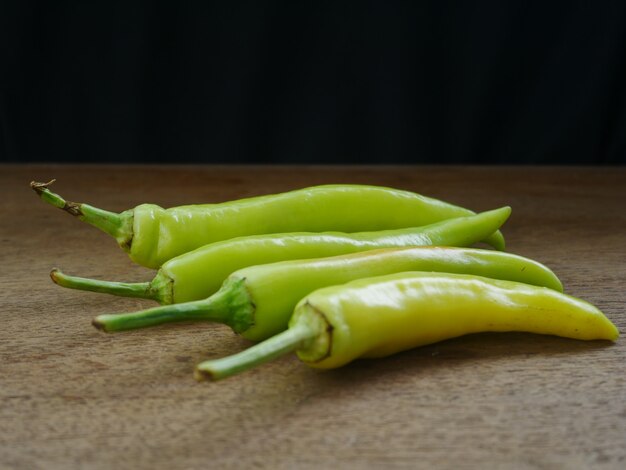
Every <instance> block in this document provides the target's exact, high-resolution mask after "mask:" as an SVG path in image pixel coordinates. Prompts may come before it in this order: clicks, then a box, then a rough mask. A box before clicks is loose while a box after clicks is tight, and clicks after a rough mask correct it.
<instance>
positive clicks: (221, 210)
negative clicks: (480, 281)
mask: <svg viewBox="0 0 626 470" xmlns="http://www.w3.org/2000/svg"><path fill="white" fill-rule="evenodd" d="M53 181H54V180H52V181H50V182H48V183H37V182H34V181H33V182H32V183H31V187H32V188H33V189H34V190H35V191H36V192H37V193H38V194H39V196H40V197H41V199H43V200H44V201H45V202H48V203H50V204H52V205H53V206H55V207H58V208H60V209H63V210H65V211H66V212H68V213H70V214H72V215H73V216H76V217H78V218H79V219H80V220H82V221H84V222H87V223H89V224H91V225H93V226H95V227H97V228H99V229H100V230H102V231H104V232H105V233H108V234H109V235H112V236H113V237H115V239H116V240H117V242H118V244H119V245H120V246H121V247H122V249H124V250H125V251H126V252H128V253H129V255H130V258H131V259H132V260H133V261H135V262H136V263H138V264H141V265H143V266H146V267H149V268H158V267H159V266H161V265H162V264H163V263H165V262H166V261H168V260H169V259H172V258H174V257H176V256H178V255H181V254H183V253H187V252H189V251H192V250H194V249H196V248H199V247H201V246H203V245H206V244H208V243H214V242H217V241H221V240H228V239H231V238H235V237H241V236H248V235H260V234H268V233H285V232H294V231H299V232H325V231H328V230H333V231H338V232H347V233H351V232H364V231H375V230H391V229H399V228H406V227H416V226H422V225H427V224H432V223H434V222H439V221H442V220H445V219H450V218H454V217H464V216H469V215H472V214H474V212H472V211H470V210H468V209H464V208H462V207H458V206H455V205H452V204H449V203H447V202H443V201H440V200H437V199H433V198H429V197H425V196H421V195H419V194H415V193H411V192H409V191H401V190H398V189H391V188H384V187H378V186H364V185H363V186H362V185H325V186H314V187H310V188H304V189H299V190H296V191H290V192H286V193H281V194H273V195H269V196H258V197H252V198H248V199H240V200H236V201H230V202H224V203H220V204H203V205H192V206H181V207H173V208H170V209H163V208H161V207H159V206H157V205H154V204H142V205H139V206H137V207H135V208H134V209H130V210H127V211H124V212H122V213H119V214H117V213H114V212H109V211H105V210H102V209H98V208H95V207H93V206H90V205H88V204H81V203H74V202H68V201H66V200H65V199H63V198H62V197H61V196H59V195H58V194H55V193H53V192H51V191H50V190H49V189H48V186H50V184H51V183H52V182H53ZM485 237H486V238H485V240H486V241H487V242H488V243H490V244H491V245H493V246H494V247H495V248H496V249H499V250H503V249H504V237H503V236H502V234H501V233H500V232H496V233H493V234H491V233H490V234H487V235H486V236H485Z"/></svg>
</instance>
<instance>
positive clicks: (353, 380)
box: [0, 165, 626, 469]
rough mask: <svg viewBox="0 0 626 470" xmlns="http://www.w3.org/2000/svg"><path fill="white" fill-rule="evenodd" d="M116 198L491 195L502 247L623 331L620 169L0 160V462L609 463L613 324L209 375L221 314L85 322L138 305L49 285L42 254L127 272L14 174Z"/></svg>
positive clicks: (620, 346) (615, 377)
mask: <svg viewBox="0 0 626 470" xmlns="http://www.w3.org/2000/svg"><path fill="white" fill-rule="evenodd" d="M51 178H57V179H58V181H57V183H56V185H55V189H56V191H57V192H59V193H60V194H63V195H64V196H65V197H67V198H68V199H70V200H74V201H80V202H89V203H91V204H92V205H95V206H99V207H103V208H106V209H110V210H115V211H121V210H123V209H126V208H130V207H133V206H135V205H137V204H139V203H142V202H154V203H157V204H161V205H163V206H173V205H180V204H187V203H196V202H216V201H223V200H228V199H233V198H239V197H244V196H251V195H256V194H266V193H272V192H279V191H284V190H288V189H293V188H297V187H302V186H307V185H314V184H320V183H341V182H351V183H369V184H380V185H387V186H394V187H399V188H404V189H409V190H413V191H417V192H420V193H423V194H426V195H430V196H434V197H438V198H442V199H445V200H448V201H450V202H454V203H457V204H460V205H463V206H466V207H469V208H472V209H475V210H485V209H491V208H495V207H498V206H501V205H507V204H508V205H510V206H512V208H513V215H512V217H511V219H510V221H509V222H508V223H507V224H506V226H505V228H504V233H505V235H506V237H507V242H508V250H509V251H511V252H514V253H518V254H521V255H524V256H529V257H532V258H535V259H537V260H539V261H542V262H544V263H546V264H547V265H549V266H551V267H552V268H553V269H554V270H555V271H556V272H557V274H558V275H559V276H560V277H561V279H562V281H563V282H564V285H565V287H566V291H567V292H569V293H571V294H573V295H575V296H578V297H582V298H584V299H586V300H588V301H590V302H592V303H594V304H596V305H597V306H599V307H600V308H601V309H602V310H603V311H604V312H605V313H606V315H607V316H608V317H609V318H610V319H611V320H613V321H614V322H615V323H616V324H617V325H618V327H619V328H620V330H621V331H622V332H623V331H626V314H625V309H626V294H625V290H626V281H625V280H626V212H625V211H624V203H625V202H626V169H624V168H604V169H602V168H555V167H549V168H532V167H531V168H526V167H502V168H485V167H467V168H463V167H376V168H373V167H369V168H365V167H355V168H350V167H325V168H317V167H223V166H221V167H210V166H190V167H183V166H173V167H163V166H161V167H141V166H40V165H30V166H0V192H1V195H2V197H1V198H0V214H1V218H0V261H1V263H0V266H1V269H0V277H1V279H2V284H1V290H0V306H1V309H0V355H1V357H0V361H1V362H0V468H3V469H5V468H7V469H14V468H15V469H56V468H58V469H73V468H81V469H82V468H128V469H139V468H168V469H169V468H185V469H195V468H198V469H199V468H250V467H260V468H294V467H301V468H355V467H356V468H396V467H421V468H516V469H519V468H522V469H524V468H568V469H569V468H626V375H625V370H626V367H625V365H626V340H625V339H624V338H622V339H621V340H619V341H618V342H617V343H616V344H615V345H611V344H609V343H607V342H582V341H574V340H568V339H562V338H556V337H548V336H538V335H531V334H521V333H516V334H479V335H473V336H467V337H463V338H458V339H455V340H450V341H446V342H443V343H440V344H436V345H432V346H428V347H423V348H420V349H415V350H412V351H408V352H405V353H402V354H398V355H395V356H393V357H389V358H386V359H380V360H362V361H358V362H356V363H353V364H352V365H349V366H347V367H345V368H343V369H341V370H336V371H329V372H319V371H315V370H312V369H309V368H307V367H306V366H304V365H303V364H301V363H299V362H298V360H297V359H296V358H295V357H285V358H283V359H280V360H277V361H276V362H274V363H272V364H268V365H265V366H262V367H260V368H258V369H256V370H254V371H251V372H248V373H245V374H242V375H240V376H237V377H234V378H231V379H228V380H225V381H222V382H218V383H201V384H199V383H196V382H195V381H194V380H193V377H192V371H193V367H194V365H195V364H196V363H198V362H200V361H202V360H204V359H207V358H214V357H220V356H224V355H227V354H231V353H234V352H236V351H239V350H241V349H242V348H244V347H246V345H247V344H248V343H247V342H246V341H245V340H243V339H241V338H239V337H237V336H235V335H234V334H233V333H232V332H231V331H230V330H229V329H228V328H226V327H223V326H220V325H211V324H178V325H169V326H163V327H158V328H152V329H146V330H139V331H133V332H127V333H120V334H110V335H108V334H104V333H101V332H99V331H96V330H95V329H94V328H93V327H92V326H91V324H90V320H91V318H92V317H93V316H95V315H97V314H100V313H105V312H123V311H131V310H136V309H139V308H143V307H147V306H151V305H153V304H152V303H150V302H147V301H141V300H132V299H121V298H114V297H108V296H104V295H98V294H92V293H81V292H76V291H70V290H66V289H62V288H60V287H57V286H55V285H53V284H52V282H51V281H50V279H49V278H48V272H49V271H50V269H51V268H52V267H55V266H56V267H59V268H62V269H63V270H64V271H65V272H67V273H70V274H75V275H84V276H88V277H97V278H102V279H118V280H128V281H140V280H147V279H150V278H151V276H152V272H151V271H149V270H147V269H145V268H140V267H137V266H134V265H133V264H131V262H130V261H129V260H128V258H127V257H126V255H125V254H124V253H123V252H121V251H120V250H119V249H118V248H117V247H116V245H115V242H114V241H113V240H111V239H109V237H108V236H106V235H104V234H102V233H100V232H98V231H97V230H95V229H93V228H92V227H89V226H86V225H84V224H82V223H81V222H79V221H78V220H75V219H72V218H71V217H69V216H68V215H67V214H64V213H62V212H61V211H58V210H55V209H54V208H52V207H50V206H47V205H45V204H43V203H42V202H41V201H39V200H38V198H37V197H36V196H35V194H34V193H33V192H32V191H31V190H30V189H29V187H28V183H29V182H30V181H31V180H33V179H35V180H40V181H43V180H49V179H51Z"/></svg>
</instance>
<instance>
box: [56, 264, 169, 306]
mask: <svg viewBox="0 0 626 470" xmlns="http://www.w3.org/2000/svg"><path fill="white" fill-rule="evenodd" d="M50 278H51V279H52V281H54V283H55V284H58V285H59V286H61V287H67V288H69V289H78V290H85V291H90V292H101V293H104V294H113V295H119V296H121V297H136V298H140V299H151V300H156V301H161V299H162V294H161V293H160V292H159V291H158V289H154V288H153V286H152V283H150V282H134V283H131V282H112V281H101V280H98V279H89V278H86V277H77V276H68V275H67V274H64V273H62V272H61V271H60V270H58V269H56V268H54V269H53V270H52V271H50Z"/></svg>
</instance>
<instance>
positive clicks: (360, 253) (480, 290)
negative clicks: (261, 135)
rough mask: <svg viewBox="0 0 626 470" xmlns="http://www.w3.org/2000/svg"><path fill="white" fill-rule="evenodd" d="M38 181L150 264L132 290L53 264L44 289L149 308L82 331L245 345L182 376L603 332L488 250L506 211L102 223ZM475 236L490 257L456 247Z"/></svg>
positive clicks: (369, 197)
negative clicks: (483, 335)
mask: <svg viewBox="0 0 626 470" xmlns="http://www.w3.org/2000/svg"><path fill="white" fill-rule="evenodd" d="M51 183H52V182H49V183H36V182H32V183H31V187H32V188H33V189H34V190H35V191H36V192H37V193H38V194H39V196H40V197H41V198H42V199H43V200H44V201H45V202H48V203H50V204H52V205H54V206H56V207H58V208H60V209H63V210H64V211H66V212H68V213H70V214H72V215H73V216H75V217H78V218H79V219H80V220H82V221H84V222H87V223H88V224H91V225H93V226H95V227H97V228H99V229H100V230H102V231H104V232H106V233H108V234H109V235H111V236H113V237H115V239H116V240H117V242H118V244H119V245H120V247H121V248H122V249H124V250H125V251H126V252H128V254H129V256H130V258H131V259H132V260H133V261H135V262H136V263H138V264H140V265H143V266H146V267H149V268H157V269H158V271H157V273H156V275H155V277H154V278H153V279H152V280H151V281H149V282H142V283H124V282H110V281H99V280H94V279H87V278H80V277H75V276H68V275H65V274H63V273H62V272H60V271H59V270H56V269H54V270H53V271H52V272H51V277H52V280H53V281H54V282H56V283H57V284H59V285H61V286H64V287H69V288H73V289H81V290H87V291H94V292H102V293H108V294H114V295H119V296H128V297H140V298H146V299H153V300H155V301H157V302H159V303H160V304H162V306H160V307H155V308H151V309H148V310H143V311H139V312H133V313H123V314H112V315H100V316H98V317H96V318H95V319H94V320H93V324H94V326H95V327H96V328H99V329H101V330H103V331H107V332H113V331H121V330H129V329H135V328H143V327H147V326H152V325H159V324H163V323H168V322H178V321H210V322H221V323H224V324H226V325H228V326H230V327H231V328H232V329H233V330H234V331H235V332H236V333H238V334H240V335H242V336H243V337H245V338H247V339H249V340H252V341H255V342H258V344H255V345H253V346H251V347H250V348H248V349H246V350H244V351H242V352H240V353H238V354H235V355H232V356H229V357H226V358H221V359H215V360H209V361H205V362H203V363H201V364H199V365H197V366H196V374H195V376H196V378H197V379H198V380H203V379H206V378H211V379H220V378H224V377H228V376H230V375H233V374H236V373H239V372H242V371H244V370H247V369H250V368H252V367H254V366H256V365H258V364H261V363H264V362H267V361H270V360H272V359H274V358H276V357H278V356H281V355H283V354H286V353H289V352H291V351H296V353H297V355H298V357H299V358H300V359H301V360H302V361H303V362H305V363H306V364H308V365H310V366H312V367H315V368H320V369H328V368H335V367H340V366H343V365H345V364H347V363H349V362H351V361H353V360H354V359H357V358H367V357H383V356H388V355H390V354H393V353H396V352H399V351H403V350H407V349H410V348H414V347H418V346H422V345H426V344H430V343H433V342H437V341H441V340H444V339H448V338H454V337H457V336H461V335H465V334H469V333H477V332H486V331H498V332H503V331H524V332H531V333H539V334H549V335H557V336H563V337H568V338H575V339H581V340H594V339H604V340H611V341H615V340H616V339H617V337H618V336H619V333H618V330H617V328H616V327H615V325H613V323H611V321H610V320H609V319H608V318H606V316H605V315H604V314H603V313H602V312H601V311H600V310H598V309H597V308H596V307H594V306H593V305H591V304H589V303H587V302H585V301H583V300H580V299H577V298H574V297H572V296H569V295H567V294H565V293H563V286H562V284H561V282H560V281H559V279H558V277H557V276H556V275H555V274H554V273H553V272H552V271H551V270H550V269H549V268H547V267H546V266H544V265H543V264H541V263H538V262H536V261H533V260H531V259H528V258H524V257H521V256H517V255H514V254H509V253H505V252H504V251H503V250H504V237H503V235H502V233H501V232H500V227H501V226H502V225H503V224H504V223H505V222H506V220H507V219H508V217H509V215H510V213H511V209H510V208H509V207H502V208H499V209H495V210H491V211H487V212H483V213H479V214H475V213H474V212H472V211H470V210H468V209H465V208H462V207H458V206H455V205H452V204H449V203H447V202H444V201H441V200H437V199H432V198H428V197H425V196H422V195H419V194H415V193H412V192H408V191H401V190H397V189H392V188H384V187H378V186H363V185H325V186H314V187H310V188H304V189H300V190H296V191H291V192H286V193H281V194H274V195H269V196H259V197H253V198H248V199H240V200H235V201H230V202H225V203H220V204H203V205H192V206H182V207H175V208H170V209H163V208H161V207H159V206H156V205H153V204H142V205H140V206H137V207H136V208H134V209H130V210H127V211H124V212H122V213H119V214H118V213H113V212H109V211H105V210H102V209H98V208H96V207H93V206H90V205H88V204H79V203H74V202H69V201H66V200H64V199H63V198H62V197H61V196H59V195H58V194H55V193H53V192H51V191H50V189H49V186H50V184H51ZM480 241H484V242H486V243H488V244H490V245H491V246H492V247H493V248H495V250H487V249H477V248H467V247H469V246H471V245H473V244H475V243H477V242H480Z"/></svg>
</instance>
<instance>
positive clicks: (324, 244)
mask: <svg viewBox="0 0 626 470" xmlns="http://www.w3.org/2000/svg"><path fill="white" fill-rule="evenodd" d="M510 212H511V209H510V208H509V207H503V208H500V209H495V210H493V211H488V212H483V213H481V214H477V215H472V216H468V217H458V218H455V219H448V220H444V221H442V222H437V223H435V224H431V225H426V226H423V227H414V228H406V229H397V230H383V231H378V232H362V233H350V234H347V233H337V232H326V233H286V234H272V235H253V236H249V237H239V238H234V239H231V240H225V241H221V242H216V243H212V244H209V245H206V246H204V247H201V248H198V249H197V250H195V251H192V252H189V253H185V254H184V255H181V256H178V257H177V258H174V259H171V260H170V261H168V262H167V263H165V264H164V265H163V266H162V267H161V269H160V270H159V272H158V273H157V275H156V277H155V278H154V279H153V280H152V281H151V282H142V283H115V282H113V283H111V282H106V281H97V280H90V279H85V278H74V277H71V276H66V275H64V274H62V273H60V272H59V271H53V272H52V273H51V276H52V279H53V280H54V281H55V282H57V283H58V284H60V285H62V286H64V287H71V288H78V289H83V290H92V291H97V292H105V293H110V294H116V295H123V296H130V297H141V298H152V299H155V300H157V301H160V302H161V303H163V304H171V303H181V302H188V301H191V300H200V299H205V298H207V297H208V296H209V295H211V294H213V293H215V292H216V291H217V290H218V289H219V288H220V286H221V285H222V283H223V282H224V280H225V279H226V278H227V277H228V276H229V275H230V274H231V273H233V272H234V271H236V270H238V269H241V268H245V267H247V266H253V265H257V264H267V263H273V262H276V261H284V260H289V259H305V258H319V257H323V256H334V255H341V254H346V253H355V252H359V251H367V250H373V249H376V248H387V247H400V246H420V245H445V246H468V245H471V244H473V243H475V242H477V241H479V240H482V239H484V238H485V237H487V236H489V235H490V234H492V233H494V232H495V231H496V230H498V228H500V226H501V225H502V224H503V223H504V222H505V221H506V220H507V218H508V216H509V214H510Z"/></svg>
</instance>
